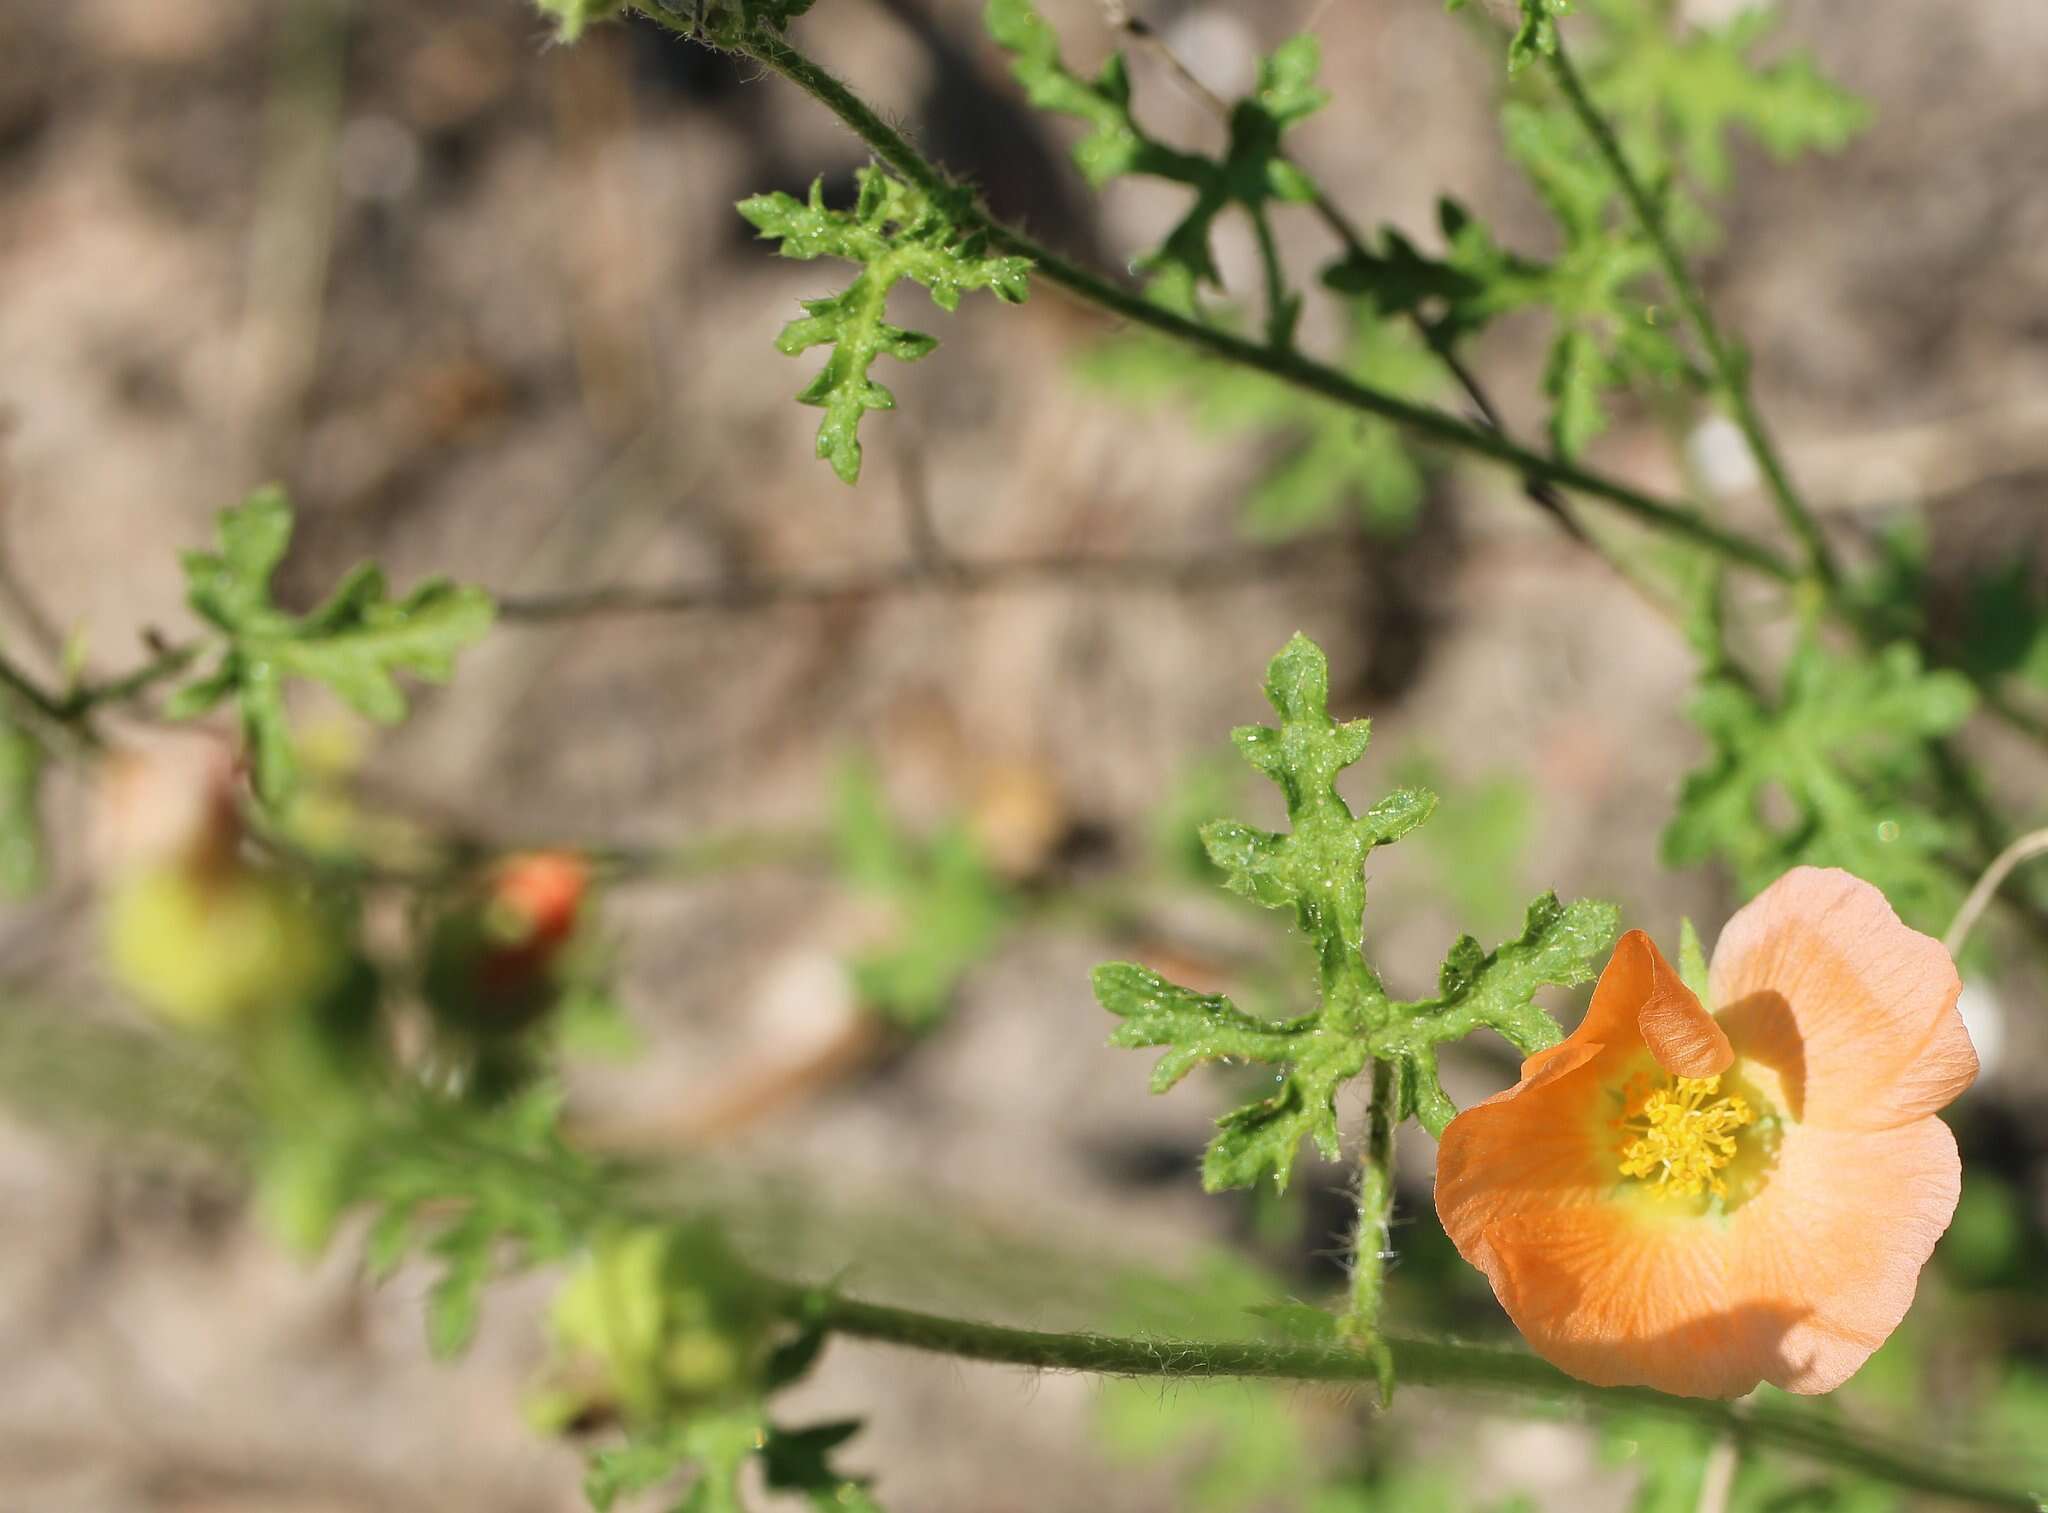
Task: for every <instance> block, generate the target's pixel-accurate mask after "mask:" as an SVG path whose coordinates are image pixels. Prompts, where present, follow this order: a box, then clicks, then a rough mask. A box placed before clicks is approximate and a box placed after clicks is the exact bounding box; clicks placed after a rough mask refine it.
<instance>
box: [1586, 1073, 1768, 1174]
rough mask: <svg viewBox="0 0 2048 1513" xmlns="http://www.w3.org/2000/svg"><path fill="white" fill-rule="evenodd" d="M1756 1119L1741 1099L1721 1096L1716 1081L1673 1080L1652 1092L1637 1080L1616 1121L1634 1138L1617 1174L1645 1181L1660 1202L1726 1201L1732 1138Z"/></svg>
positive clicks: (1699, 1078)
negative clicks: (1704, 1198) (1709, 1195)
mask: <svg viewBox="0 0 2048 1513" xmlns="http://www.w3.org/2000/svg"><path fill="white" fill-rule="evenodd" d="M1755 1118H1756V1115H1755V1114H1754V1113H1753V1112H1751V1110H1750V1107H1749V1104H1748V1103H1747V1102H1745V1101H1744V1100H1743V1099H1742V1098H1741V1097H1739V1096H1738V1095H1736V1094H1734V1093H1727V1094H1723V1093H1722V1092H1721V1079H1720V1078H1719V1077H1676V1078H1673V1079H1672V1081H1671V1084H1670V1086H1668V1087H1660V1088H1655V1089H1650V1088H1649V1087H1648V1084H1647V1079H1638V1080H1637V1081H1635V1082H1632V1083H1631V1084H1630V1086H1629V1089H1628V1097H1627V1112H1626V1113H1625V1115H1624V1116H1623V1118H1622V1119H1621V1120H1620V1121H1618V1122H1619V1125H1620V1128H1621V1129H1622V1130H1623V1132H1624V1133H1627V1134H1629V1135H1631V1136H1633V1137H1634V1138H1632V1139H1631V1140H1630V1141H1629V1142H1628V1144H1626V1145H1624V1146H1623V1147H1622V1148H1621V1174H1622V1175H1623V1176H1624V1177H1640V1178H1642V1179H1644V1180H1645V1181H1647V1182H1648V1183H1649V1184H1650V1190H1651V1191H1652V1192H1654V1193H1656V1195H1657V1196H1658V1197H1660V1198H1666V1197H1684V1198H1697V1197H1701V1196H1702V1195H1704V1194H1706V1193H1713V1194H1714V1195H1715V1196H1716V1197H1726V1196H1727V1194H1728V1184H1727V1183H1726V1182H1725V1181H1723V1180H1722V1178H1721V1175H1720V1174H1721V1169H1722V1168H1723V1167H1725V1166H1726V1165H1727V1164H1728V1163H1729V1162H1730V1161H1733V1160H1734V1159H1735V1132H1736V1131H1737V1130H1739V1129H1741V1128H1742V1127H1743V1126H1744V1125H1746V1124H1749V1123H1751V1122H1753V1121H1754V1120H1755Z"/></svg>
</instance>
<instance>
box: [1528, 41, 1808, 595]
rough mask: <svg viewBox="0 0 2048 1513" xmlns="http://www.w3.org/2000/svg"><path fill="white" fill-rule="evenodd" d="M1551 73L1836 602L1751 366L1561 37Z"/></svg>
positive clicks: (1774, 497) (1782, 513)
mask: <svg viewBox="0 0 2048 1513" xmlns="http://www.w3.org/2000/svg"><path fill="white" fill-rule="evenodd" d="M1548 62H1549V66H1550V73H1551V77H1552V78H1554V79H1555V80H1556V81H1557V85H1558V88H1559V89H1561V90H1562V91H1563V92H1564V97H1565V100H1566V102H1567V103H1568V104H1569V105H1570V106H1571V108H1572V114H1573V115H1574V116H1576V117H1577V118H1578V121H1579V125H1580V126H1581V127H1582V128H1583V129H1584V130H1585V132H1586V135H1587V136H1589V137H1591V138H1592V140H1593V146H1594V147H1595V148H1596V149H1597V150H1598V151H1599V153H1600V157H1601V159H1602V161H1603V162H1605V163H1606V165H1607V170H1608V172H1609V173H1610V174H1611V175H1612V176H1613V178H1614V181H1615V183H1616V184H1617V185H1618V186H1619V187H1620V189H1621V192H1622V194H1623V196H1624V197H1626V198H1627V200H1628V202H1629V207H1630V209H1632V210H1633V211H1634V212H1635V217H1636V220H1637V221H1638V222H1639V223H1640V224H1641V226H1642V228H1643V233H1644V234H1645V235H1646V236H1648V237H1649V239H1650V245H1651V247H1652V248H1653V249H1654V250H1655V252H1656V254H1657V261H1658V264H1659V265H1660V266H1661V267H1662V268H1663V270H1664V277H1665V278H1666V280H1667V281H1668V282H1669V283H1670V285H1671V289H1672V292H1673V293H1674V294H1675V295H1676V296H1677V297H1678V303H1679V306H1680V308H1681V309H1683V310H1684V311H1685V318H1686V320H1687V321H1688V322H1689V323H1690V324H1691V326H1692V328H1693V331H1694V333H1695V334H1696V335H1698V337H1699V339H1700V346H1701V347H1702V348H1703V349H1704V350H1705V352H1706V357H1707V361H1708V363H1709V365H1710V366H1711V367H1712V368H1713V371H1714V378H1715V381H1716V383H1717V384H1718V386H1719V387H1720V390H1721V393H1722V396H1723V398H1725V399H1726V400H1727V402H1728V409H1729V411H1730V413H1731V415H1732V416H1733V418H1734V420H1735V424H1736V426H1737V428H1738V429H1740V430H1741V432H1742V439H1743V441H1744V442H1745V443H1747V444H1748V447H1749V450H1750V453H1751V455H1752V456H1754V457H1755V458H1756V461H1757V466H1758V467H1759V468H1760V469H1761V470H1762V472H1763V475H1764V481H1765V482H1766V484H1768V485H1769V488H1770V493H1771V501H1772V503H1773V504H1775V505H1776V506H1777V510H1778V516H1779V518H1780V519H1781V520H1783V521H1784V523H1785V528H1786V529H1787V530H1789V531H1791V532H1792V534H1793V535H1794V536H1795V537H1796V538H1797V539H1798V540H1799V543H1800V545H1801V546H1802V547H1804V548H1805V551H1806V562H1807V569H1808V571H1809V572H1810V573H1811V574H1812V575H1813V577H1814V579H1815V580H1816V581H1817V582H1819V583H1820V584H1821V586H1822V587H1823V588H1825V589H1826V590H1827V593H1828V597H1829V599H1830V600H1831V601H1839V600H1840V596H1841V588H1842V579H1841V573H1840V571H1839V570H1838V569H1837V568H1836V566H1835V561H1834V557H1833V554H1832V553H1831V552H1830V551H1829V550H1828V544H1827V538H1826V537H1825V536H1824V535H1823V534H1822V533H1821V528H1820V522H1819V521H1818V520H1817V519H1816V518H1815V517H1814V514H1813V511H1812V510H1811V509H1809V508H1808V507H1807V505H1806V501H1805V500H1804V499H1802V498H1801V497H1800V495H1799V491H1798V489H1797V488H1795V487H1794V486H1793V483H1792V477H1791V474H1790V473H1789V472H1787V471H1786V468H1785V461H1784V459H1783V458H1782V457H1781V456H1779V454H1778V449H1777V446H1776V444H1775V443H1773V442H1772V440H1771V436H1770V432H1769V431H1768V430H1767V429H1765V426H1764V422H1763V416H1762V415H1760V414H1759V413H1758V412H1757V408H1756V401H1755V399H1754V398H1753V397H1752V396H1751V394H1750V389H1749V371H1748V364H1747V363H1746V362H1745V361H1744V360H1743V358H1742V356H1741V355H1740V354H1739V353H1738V352H1737V351H1736V349H1735V348H1734V347H1733V346H1731V345H1730V344H1729V342H1728V339H1727V338H1726V337H1725V336H1724V335H1723V334H1722V331H1721V327H1720V324H1719V322H1717V321H1716V320H1715V319H1714V312H1713V310H1712V309H1711V308H1710V307H1709V306H1708V304H1707V298H1706V295H1705V294H1704V293H1703V292H1702V291H1701V289H1700V286H1699V281H1698V280H1697V279H1695V278H1694V277H1693V276H1692V270H1691V268H1689V267H1688V266H1687V265H1686V261H1685V255H1684V253H1682V252H1680V251H1679V248H1678V241H1677V239H1676V238H1675V237H1673V236H1672V234H1671V226H1670V223H1669V222H1667V221H1666V220H1665V218H1664V211H1663V209H1662V207H1661V206H1659V205H1658V203H1657V200H1656V197H1655V196H1654V195H1652V194H1651V193H1650V190H1649V188H1648V186H1647V185H1645V184H1644V183H1643V181H1642V179H1641V177H1640V176H1639V175H1638V174H1637V173H1636V171H1635V169H1634V168H1633V167H1631V166H1630V164H1629V161H1628V154H1627V153H1625V152H1624V151H1622V146H1621V142H1620V140H1619V139H1618V138H1617V137H1616V136H1615V134H1614V128H1613V127H1611V126H1609V125H1608V124H1607V118H1606V117H1605V116H1603V115H1602V114H1601V113H1600V110H1599V107H1597V106H1596V105H1594V103H1593V101H1592V98H1591V96H1589V95H1588V94H1587V93H1586V88H1585V85H1584V84H1583V83H1582V82H1581V81H1580V79H1579V74H1578V70H1577V69H1575V68H1574V67H1572V61H1571V57H1570V55H1569V54H1568V53H1567V52H1566V50H1565V46H1564V42H1563V41H1562V39H1560V40H1559V41H1558V43H1557V45H1556V46H1555V47H1554V48H1552V49H1551V51H1550V53H1549V54H1548Z"/></svg>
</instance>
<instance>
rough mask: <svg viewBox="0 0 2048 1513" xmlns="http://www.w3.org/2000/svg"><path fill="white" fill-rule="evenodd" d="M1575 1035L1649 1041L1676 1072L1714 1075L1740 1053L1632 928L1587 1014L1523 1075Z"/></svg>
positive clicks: (1612, 1041)
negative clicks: (1567, 1037) (1562, 1039)
mask: <svg viewBox="0 0 2048 1513" xmlns="http://www.w3.org/2000/svg"><path fill="white" fill-rule="evenodd" d="M1574 1041H1593V1042H1596V1043H1598V1044H1600V1045H1603V1046H1607V1047H1610V1048H1613V1049H1616V1050H1623V1049H1626V1050H1634V1049H1635V1048H1636V1047H1637V1046H1639V1045H1648V1046H1649V1048H1650V1054H1651V1055H1653V1056H1655V1057H1656V1058H1657V1064H1658V1065H1659V1066H1661V1067H1663V1068H1664V1070H1665V1071H1667V1072H1670V1073H1671V1074H1672V1075H1673V1076H1677V1077H1711V1076H1713V1075H1714V1074H1715V1073H1717V1072H1724V1071H1726V1070H1727V1069H1728V1065H1729V1063H1730V1062H1731V1061H1733V1060H1734V1059H1735V1053H1734V1051H1733V1050H1731V1049H1730V1047H1729V1044H1728V1037H1727V1036H1726V1035H1725V1034H1723V1033H1722V1030H1721V1027H1720V1026H1719V1025H1718V1024H1716V1023H1715V1022H1714V1018H1713V1016H1712V1015H1710V1014H1709V1013H1707V1011H1706V1010H1705V1009H1704V1008H1702V1007H1701V1006H1700V1001H1699V999H1698V998H1696V997H1695V996H1694V995H1693V992H1692V989H1690V988H1688V987H1687V986H1686V985H1685V983H1684V981H1683V980H1682V979H1681V978H1680V977H1679V975H1678V973H1677V972H1676V971H1674V970H1673V969H1672V966H1671V963H1670V962H1668V961H1666V960H1665V959H1664V953H1663V952H1662V951H1659V950H1658V949H1657V943H1656V942H1655V941H1653V940H1651V939H1650V937H1649V936H1648V935H1646V934H1644V933H1643V932H1642V931H1641V930H1631V931H1629V932H1628V934H1626V935H1624V936H1622V938H1621V939H1620V940H1619V941H1617V942H1616V943H1615V946H1614V954H1613V955H1612V956H1610V957H1609V958H1608V959H1607V966H1606V968H1605V969H1604V970H1603V971H1602V972H1601V973H1600V981H1599V984H1598V985H1597V986H1596V987H1595V988H1594V989H1593V1001H1592V1003H1590V1004H1589V1005H1587V1007H1586V1017H1585V1018H1584V1019H1583V1020H1581V1021H1580V1023H1579V1027H1578V1028H1577V1029H1576V1030H1574V1031H1573V1032H1572V1034H1571V1037H1570V1038H1569V1039H1568V1040H1566V1041H1565V1043H1564V1045H1560V1046H1553V1047H1552V1048H1551V1049H1550V1050H1547V1051H1539V1052H1537V1053H1536V1054H1535V1055H1534V1056H1531V1057H1530V1058H1529V1059H1528V1060H1527V1061H1525V1062H1524V1063H1522V1075H1523V1077H1525V1078H1527V1077H1529V1076H1531V1075H1533V1074H1534V1073H1535V1072H1536V1071H1537V1070H1539V1069H1540V1068H1541V1067H1542V1065H1543V1063H1544V1062H1546V1061H1547V1060H1548V1059H1549V1058H1551V1057H1553V1056H1556V1055H1557V1054H1559V1053H1560V1052H1561V1051H1563V1050H1564V1048H1565V1046H1568V1045H1571V1044H1572V1043H1573V1042H1574Z"/></svg>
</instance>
